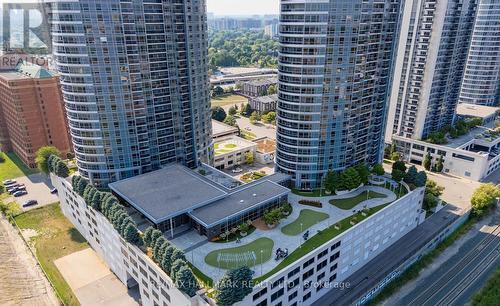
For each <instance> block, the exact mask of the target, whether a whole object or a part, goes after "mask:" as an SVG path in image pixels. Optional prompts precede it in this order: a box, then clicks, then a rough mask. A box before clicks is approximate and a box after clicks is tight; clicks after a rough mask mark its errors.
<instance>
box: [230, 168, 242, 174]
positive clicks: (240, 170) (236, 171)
mask: <svg viewBox="0 0 500 306" xmlns="http://www.w3.org/2000/svg"><path fill="white" fill-rule="evenodd" d="M231 171H232V172H233V173H240V172H242V171H243V169H241V168H236V169H233V170H231Z"/></svg>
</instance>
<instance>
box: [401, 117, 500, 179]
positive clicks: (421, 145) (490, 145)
mask: <svg viewBox="0 0 500 306" xmlns="http://www.w3.org/2000/svg"><path fill="white" fill-rule="evenodd" d="M392 139H393V143H395V144H396V148H397V150H398V152H399V153H400V154H401V156H402V157H403V160H405V161H407V162H410V163H413V164H418V165H421V164H422V162H423V161H424V158H425V156H426V155H427V153H429V154H430V155H431V157H432V163H435V162H437V160H438V159H439V158H440V157H441V156H442V157H443V161H444V162H443V165H444V167H443V172H444V173H450V174H453V175H457V176H461V177H464V178H468V179H471V180H474V181H480V180H481V179H483V178H485V177H486V176H488V175H489V174H491V173H492V172H494V171H495V170H496V169H498V168H499V167H500V129H498V128H497V129H488V128H484V127H478V128H475V129H473V130H471V131H470V132H469V133H468V134H467V135H463V136H460V137H458V138H456V139H448V143H446V144H433V143H429V142H426V141H422V140H416V139H410V138H406V137H402V136H397V135H394V136H393V138H392Z"/></svg>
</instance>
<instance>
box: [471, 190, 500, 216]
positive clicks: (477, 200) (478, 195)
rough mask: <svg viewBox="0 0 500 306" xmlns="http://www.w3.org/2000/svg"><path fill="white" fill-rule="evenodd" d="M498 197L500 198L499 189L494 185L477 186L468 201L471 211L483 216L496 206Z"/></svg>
mask: <svg viewBox="0 0 500 306" xmlns="http://www.w3.org/2000/svg"><path fill="white" fill-rule="evenodd" d="M498 197H500V188H498V187H497V186H495V185H494V184H492V183H489V184H483V185H481V186H479V188H477V189H476V190H475V191H474V193H473V194H472V197H471V199H470V203H471V205H472V211H473V212H474V214H476V215H478V216H481V215H483V214H485V213H486V211H488V209H489V208H491V207H493V206H495V205H497V204H498V203H497V198H498Z"/></svg>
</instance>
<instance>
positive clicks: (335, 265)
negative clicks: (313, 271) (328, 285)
mask: <svg viewBox="0 0 500 306" xmlns="http://www.w3.org/2000/svg"><path fill="white" fill-rule="evenodd" d="M337 266H338V263H335V264H334V265H333V266H331V267H330V272H333V270H335V269H337Z"/></svg>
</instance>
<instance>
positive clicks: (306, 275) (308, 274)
mask: <svg viewBox="0 0 500 306" xmlns="http://www.w3.org/2000/svg"><path fill="white" fill-rule="evenodd" d="M313 273H314V268H312V269H311V270H309V271H307V272H306V273H304V274H302V280H303V281H304V280H306V279H308V278H309V277H310V276H311V275H313Z"/></svg>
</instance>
